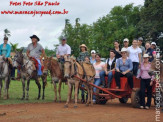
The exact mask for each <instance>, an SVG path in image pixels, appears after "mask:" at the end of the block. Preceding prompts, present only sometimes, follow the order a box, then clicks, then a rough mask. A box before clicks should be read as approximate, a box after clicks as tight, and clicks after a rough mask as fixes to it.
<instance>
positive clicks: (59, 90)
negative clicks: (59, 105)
mask: <svg viewBox="0 0 163 122" xmlns="http://www.w3.org/2000/svg"><path fill="white" fill-rule="evenodd" d="M61 85H62V81H61V79H60V80H59V87H58V93H59V102H61Z"/></svg>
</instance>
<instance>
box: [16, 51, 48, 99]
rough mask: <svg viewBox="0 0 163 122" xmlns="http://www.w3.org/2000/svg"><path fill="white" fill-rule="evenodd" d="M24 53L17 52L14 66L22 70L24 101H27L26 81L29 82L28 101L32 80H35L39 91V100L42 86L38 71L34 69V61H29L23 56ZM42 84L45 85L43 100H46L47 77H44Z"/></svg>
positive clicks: (27, 88)
mask: <svg viewBox="0 0 163 122" xmlns="http://www.w3.org/2000/svg"><path fill="white" fill-rule="evenodd" d="M22 51H23V50H21V51H16V55H15V57H14V60H13V66H14V67H17V68H18V69H19V70H20V76H21V80H22V85H23V96H22V100H23V99H25V80H27V87H26V90H27V94H26V100H28V98H29V94H28V92H29V84H30V79H34V80H35V82H36V84H37V86H38V89H39V93H38V98H37V99H40V93H41V84H40V77H39V76H38V75H37V70H36V69H35V68H34V67H35V66H34V62H33V61H32V60H29V59H28V57H27V56H24V55H23V54H22ZM41 78H42V83H43V95H42V99H44V91H45V86H46V83H47V75H42V76H41Z"/></svg>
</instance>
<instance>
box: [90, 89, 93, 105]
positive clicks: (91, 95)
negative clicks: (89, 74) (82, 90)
mask: <svg viewBox="0 0 163 122" xmlns="http://www.w3.org/2000/svg"><path fill="white" fill-rule="evenodd" d="M90 100H91V105H93V87H92V86H90Z"/></svg>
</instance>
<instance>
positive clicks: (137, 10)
mask: <svg viewBox="0 0 163 122" xmlns="http://www.w3.org/2000/svg"><path fill="white" fill-rule="evenodd" d="M62 36H66V38H67V43H68V44H69V45H70V46H71V48H72V54H74V55H75V56H76V57H77V56H78V55H79V51H80V50H79V45H81V44H83V43H84V44H86V45H87V47H88V49H89V51H90V50H92V49H94V50H96V51H97V52H99V53H100V54H101V55H102V56H103V57H107V56H108V54H109V53H108V50H110V49H111V48H113V42H114V41H115V40H118V41H119V42H120V43H121V44H122V43H123V39H124V38H128V39H129V40H130V43H131V42H132V39H133V38H138V37H143V38H144V41H154V42H156V43H157V45H159V46H160V47H161V48H163V1H162V0H145V2H144V5H143V6H140V5H139V6H134V5H133V4H128V5H126V6H124V7H122V6H115V7H114V8H113V9H112V10H111V11H110V13H108V14H107V15H106V16H103V17H101V18H99V19H98V20H97V21H96V22H94V23H93V24H91V25H88V24H80V18H76V20H75V24H74V25H72V24H71V23H70V20H69V19H66V20H65V28H64V29H63V31H62V34H61V35H60V37H59V38H61V37H62Z"/></svg>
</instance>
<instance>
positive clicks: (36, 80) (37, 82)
mask: <svg viewBox="0 0 163 122" xmlns="http://www.w3.org/2000/svg"><path fill="white" fill-rule="evenodd" d="M35 82H36V84H37V86H38V90H39V92H38V98H37V100H39V99H40V94H41V84H40V82H39V79H38V78H37V79H35Z"/></svg>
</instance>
